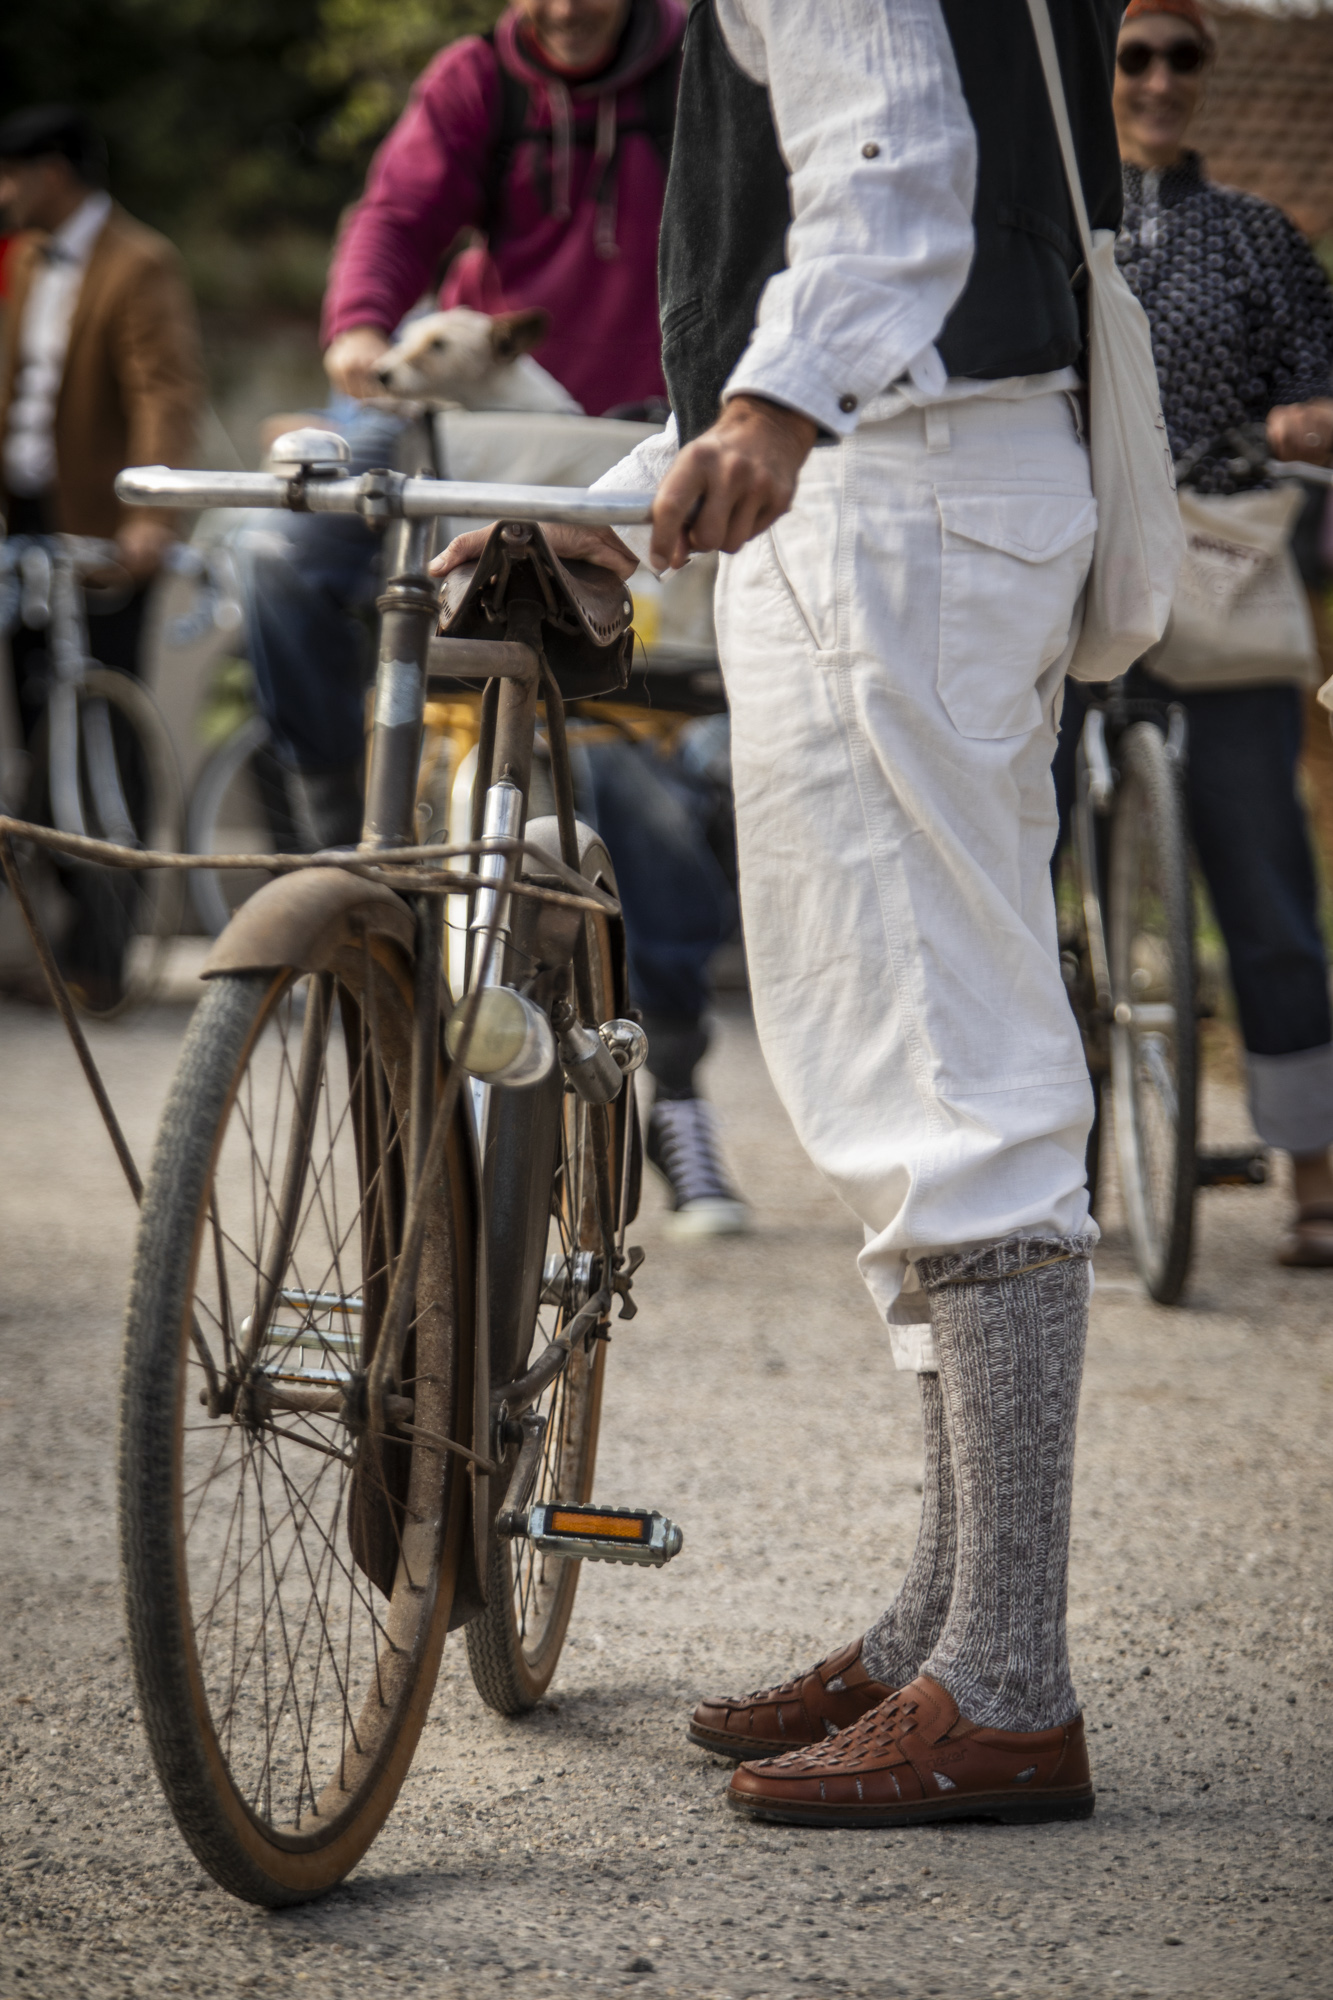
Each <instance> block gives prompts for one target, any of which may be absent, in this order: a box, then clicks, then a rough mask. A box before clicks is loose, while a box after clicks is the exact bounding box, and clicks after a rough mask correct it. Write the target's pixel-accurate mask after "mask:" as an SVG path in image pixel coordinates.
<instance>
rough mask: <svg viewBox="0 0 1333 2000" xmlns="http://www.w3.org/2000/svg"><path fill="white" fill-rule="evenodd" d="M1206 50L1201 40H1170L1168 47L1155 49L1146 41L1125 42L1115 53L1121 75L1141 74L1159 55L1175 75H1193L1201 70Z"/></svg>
mask: <svg viewBox="0 0 1333 2000" xmlns="http://www.w3.org/2000/svg"><path fill="white" fill-rule="evenodd" d="M1206 54H1207V50H1206V49H1205V48H1204V46H1203V43H1202V42H1186V41H1181V42H1172V43H1171V45H1170V47H1169V48H1165V49H1155V48H1153V47H1152V45H1151V44H1150V43H1148V42H1125V43H1124V44H1123V45H1122V47H1120V48H1118V49H1117V50H1116V53H1115V60H1116V67H1117V68H1118V69H1119V71H1120V73H1121V75H1122V76H1142V75H1143V73H1144V71H1145V70H1147V69H1150V68H1151V67H1152V65H1153V63H1154V62H1156V60H1157V58H1158V57H1159V56H1160V57H1161V58H1162V61H1163V62H1166V63H1169V64H1170V65H1171V67H1172V69H1173V70H1174V71H1175V73H1176V75H1177V76H1193V75H1194V74H1195V73H1196V71H1198V70H1201V69H1202V68H1203V64H1204V57H1205V56H1206Z"/></svg>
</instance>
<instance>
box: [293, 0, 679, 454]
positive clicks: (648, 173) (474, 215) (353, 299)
mask: <svg viewBox="0 0 1333 2000" xmlns="http://www.w3.org/2000/svg"><path fill="white" fill-rule="evenodd" d="M520 26H521V17H520V16H519V15H518V14H517V13H516V12H515V11H514V10H513V9H512V8H511V9H510V10H509V11H508V12H506V13H505V14H503V15H502V16H501V17H500V20H499V22H498V23H497V24H496V28H495V31H494V39H493V40H491V39H488V38H486V37H483V36H480V35H468V36H465V37H464V38H463V39H462V40H461V41H457V42H453V43H451V44H450V46H449V47H448V48H446V49H443V50H441V52H440V54H439V55H438V56H436V58H435V60H434V61H433V62H432V63H431V64H430V66H429V68H428V69H427V70H426V71H425V72H424V73H423V75H422V76H421V78H420V79H419V81H418V82H417V85H416V87H415V89H414V90H413V92H412V96H411V99H410V101H409V103H408V106H407V109H406V110H405V111H404V112H403V115H402V117H401V118H400V119H399V120H398V123H397V124H396V125H395V126H394V128H393V130H392V132H391V133H390V134H389V136H388V138H387V139H386V140H385V141H384V144H383V145H382V146H381V147H380V149H379V151H378V153H377V154H376V155H375V159H374V161H373V163H372V165H371V169H370V173H369V176H368V177H367V181H366V191H365V194H364V195H363V197H362V199H361V200H360V201H359V202H358V203H357V205H356V207H355V208H354V209H353V211H352V213H351V215H350V217H349V219H348V221H347V224H346V226H345V228H344V229H343V232H342V235H341V237H340V239H339V241H338V244H337V247H336V249H335V251H334V257H333V266H332V270H331V272H330V275H329V284H328V290H327V292H326V294H325V299H324V328H323V339H324V343H325V345H326V346H327V344H328V343H329V341H331V340H333V339H334V338H335V337H336V336H337V335H338V334H339V333H342V332H344V331H345V330H346V329H347V328H348V327H352V326H378V327H382V328H383V329H384V331H385V332H386V333H389V332H392V330H393V328H394V327H396V326H397V325H398V322H399V321H400V320H401V319H402V317H403V315H404V314H405V313H407V312H409V311H410V310H411V308H412V307H413V306H414V305H416V304H417V302H418V300H419V299H420V298H421V297H422V296H423V294H425V293H426V292H428V291H429V290H430V288H431V286H432V283H433V282H434V281H435V278H436V273H437V272H438V270H439V267H440V261H441V259H442V258H443V256H444V255H445V253H446V252H447V251H448V250H449V248H450V246H451V245H452V244H453V243H454V241H455V239H456V237H457V236H458V233H459V231H460V230H462V229H466V228H469V227H471V228H474V229H480V230H483V231H485V233H486V235H487V239H488V248H487V250H486V251H478V250H468V251H465V252H464V253H463V254H462V255H461V256H459V257H456V258H455V259H454V261H453V263H452V264H451V265H450V267H449V270H448V272H447V274H446V277H445V282H444V285H443V287H442V289H441V291H440V295H439V297H440V304H441V306H451V305H466V306H472V307H474V308H475V309H476V310H478V311H480V312H490V313H494V312H503V311H506V310H509V309H511V308H517V307H523V306H544V307H545V308H546V310H547V312H549V313H550V315H551V326H550V331H549V333H548V334H547V336H546V339H545V340H544V341H543V342H542V344H541V346H540V347H539V348H537V349H536V350H535V357H536V359H537V360H538V361H540V362H541V364H542V366H543V367H544V368H547V369H549V370H550V372H551V374H552V375H554V376H555V377H556V378H557V380H558V381H560V382H562V383H563V384H564V386H565V388H566V389H568V391H569V393H570V394H571V395H572V396H575V397H577V399H578V401H579V402H580V403H582V405H583V407H584V409H585V410H587V411H588V412H589V414H590V415H592V416H600V415H601V414H602V413H603V411H605V410H608V409H611V408H613V407H614V406H615V405H617V404H622V403H637V402H641V401H643V400H644V399H645V398H647V397H650V396H662V395H664V394H665V393H666V385H665V382H664V380H663V377H662V359H661V337H660V333H659V329H658V317H657V233H658V228H659V225H660V222H661V216H662V196H663V193H664V191H665V187H666V170H665V166H664V162H663V157H662V148H661V138H662V133H661V127H662V124H663V117H662V111H663V107H664V105H666V106H669V104H670V103H671V102H672V101H673V97H674V82H675V77H676V73H677V70H678V67H679V60H680V53H679V52H680V42H681V37H682V35H683V33H684V29H685V14H684V9H683V8H682V7H681V5H680V4H679V0H631V7H630V13H629V18H628V21H627V23H626V27H625V31H624V34H623V35H622V37H621V42H620V47H619V49H618V51H617V53H616V56H615V58H614V60H613V61H612V63H611V65H610V67H609V68H608V69H606V70H605V71H603V72H602V74H600V75H599V76H595V77H593V78H591V79H590V80H587V81H578V80H574V79H569V78H562V77H560V76H558V75H556V74H554V73H553V72H552V71H550V70H547V69H545V68H544V67H542V65H541V64H540V63H539V62H538V61H537V60H536V59H535V58H534V57H533V55H532V54H530V53H529V49H530V44H529V43H528V42H527V40H526V37H525V36H524V35H522V34H521V33H520ZM501 64H503V65H504V67H505V69H506V70H508V72H509V73H510V75H511V77H513V78H515V79H517V80H518V82H519V83H520V85H521V86H522V87H523V88H524V89H525V90H526V92H527V114H526V118H525V120H524V124H523V136H522V137H521V138H519V139H518V140H517V143H515V144H514V145H513V146H512V149H502V146H501V134H502V130H503V122H504V117H505V113H504V95H505V93H504V91H503V89H502V85H501V77H500V68H499V66H500V65H501ZM664 66H669V69H668V73H667V76H666V77H665V78H664V77H663V76H662V75H661V74H660V72H662V71H663V70H664ZM654 72H659V75H658V76H657V78H656V79H655V80H653V73H654ZM645 83H646V84H647V88H646V89H645ZM664 83H665V86H666V87H665V88H664ZM512 95H513V93H512V92H511V97H512ZM653 125H655V126H656V127H657V128H658V129H657V130H656V131H654V130H650V129H649V127H650V126H653ZM502 150H507V151H508V158H507V160H501V159H500V157H499V155H500V153H501V151H502Z"/></svg>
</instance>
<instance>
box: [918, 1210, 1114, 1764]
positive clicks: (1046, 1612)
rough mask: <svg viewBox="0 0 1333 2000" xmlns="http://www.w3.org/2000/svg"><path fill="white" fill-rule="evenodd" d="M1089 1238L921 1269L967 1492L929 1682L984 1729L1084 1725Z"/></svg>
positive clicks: (1001, 1250) (1018, 1244)
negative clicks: (1080, 1652)
mask: <svg viewBox="0 0 1333 2000" xmlns="http://www.w3.org/2000/svg"><path fill="white" fill-rule="evenodd" d="M1095 1240H1096V1239H1095V1238H1093V1237H1088V1236H1072V1237H1062V1238H1052V1237H1049V1236H1047V1237H1010V1238H1008V1239H1007V1240H1006V1241H1005V1242H1003V1243H997V1244H992V1245H990V1246H989V1247H988V1248H987V1249H984V1250H976V1251H965V1252H959V1253H958V1254H956V1255H949V1256H943V1257H929V1258H923V1259H922V1260H921V1262H920V1263H919V1264H918V1265H917V1271H918V1274H919V1276H920V1279H921V1283H922V1285H923V1286H924V1287H925V1290H926V1293H927V1295H928V1297H929V1299H930V1318H931V1328H932V1332H933V1334H934V1340H935V1351H936V1353H937V1354H938V1356H939V1363H940V1384H941V1387H942V1389H943V1392H944V1410H945V1423H946V1426H947V1429H948V1433H949V1451H950V1456H951V1458H952V1461H953V1476H954V1483H955V1486H956V1488H957V1493H958V1555H957V1562H956V1566H955V1572H954V1592H953V1599H952V1602H951V1604H950V1606H949V1616H948V1619H947V1621H946V1623H945V1627H944V1630H943V1632H942V1633H941V1634H940V1637H939V1640H938V1642H937V1643H936V1645H935V1646H934V1647H933V1648H932V1650H931V1653H930V1655H929V1657H928V1658H927V1659H926V1660H925V1661H924V1662H923V1664H922V1668H921V1671H922V1672H923V1673H926V1674H929V1675H930V1676H931V1678H932V1679H934V1680H937V1681H939V1683H940V1685H941V1686H942V1687H944V1688H946V1689H947V1690H948V1692H949V1693H950V1694H951V1695H952V1696H953V1698H954V1700H955V1701H956V1702H957V1704H958V1707H959V1710H960V1712H961V1713H962V1714H963V1715H964V1716H966V1718H967V1719H968V1721H969V1722H974V1723H978V1724H980V1725H981V1726H982V1727H985V1728H990V1729H1020V1730H1029V1729H1054V1728H1056V1727H1057V1726H1058V1725H1060V1724H1062V1723H1066V1722H1070V1721H1072V1720H1073V1718H1074V1716H1075V1715H1077V1713H1078V1699H1077V1697H1076V1695H1075V1693H1074V1685H1073V1682H1072V1680H1071V1679H1070V1675H1069V1654H1068V1650H1067V1647H1066V1643H1065V1588H1066V1578H1067V1572H1068V1563H1069V1512H1070V1501H1071V1498H1072V1494H1073V1484H1074V1426H1075V1422H1076V1420H1077V1416H1078V1394H1079V1385H1080V1382H1081V1380H1082V1374H1083V1348H1084V1342H1085V1340H1086V1338H1087V1328H1088V1256H1089V1252H1090V1251H1091V1249H1092V1245H1093V1243H1094V1241H1095Z"/></svg>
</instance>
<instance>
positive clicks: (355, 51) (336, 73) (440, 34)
mask: <svg viewBox="0 0 1333 2000" xmlns="http://www.w3.org/2000/svg"><path fill="white" fill-rule="evenodd" d="M500 11H501V8H500V0H390V3H389V4H386V0H322V5H321V7H320V36H319V40H318V42H317V44H316V45H315V46H314V47H313V48H312V50H311V52H310V58H309V65H308V69H309V75H310V77H311V78H312V80H314V81H315V82H316V83H318V84H320V85H322V86H323V87H324V88H325V89H327V90H329V91H331V92H341V98H340V101H339V104H338V108H337V110H336V112H335V113H334V115H333V116H332V118H331V119H330V120H329V123H328V126H327V128H326V131H325V138H324V145H325V150H326V152H327V153H328V154H329V155H330V156H331V157H335V158H336V157H351V158H354V159H358V160H359V159H362V158H363V157H364V155H365V152H366V150H367V147H368V145H369V144H373V142H374V141H375V140H376V139H378V138H379V136H380V134H381V133H382V132H384V131H385V129H386V128H387V127H388V125H389V124H390V123H391V122H392V121H393V119H394V118H396V117H397V115H398V113H399V111H400V110H401V109H402V106H403V102H404V100H405V99H406V97H407V93H408V91H409V90H410V89H411V86H412V83H413V80H414V78H416V77H417V76H419V75H420V73H421V71H422V70H423V69H424V68H425V66H426V64H427V63H428V62H429V61H430V59H431V57H432V56H433V55H434V54H435V51H436V50H437V49H439V48H442V47H443V45H444V44H445V43H446V42H451V41H454V40H455V39H456V38H457V37H458V36H459V35H473V34H480V33H481V32H482V31H483V30H484V29H486V28H489V27H491V26H492V25H493V24H494V22H495V20H496V19H497V17H498V16H499V13H500Z"/></svg>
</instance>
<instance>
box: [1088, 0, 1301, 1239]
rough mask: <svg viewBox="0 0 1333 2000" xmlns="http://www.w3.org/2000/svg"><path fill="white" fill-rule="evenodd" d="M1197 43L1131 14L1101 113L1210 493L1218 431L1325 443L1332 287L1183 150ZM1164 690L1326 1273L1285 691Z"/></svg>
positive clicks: (1277, 220)
mask: <svg viewBox="0 0 1333 2000" xmlns="http://www.w3.org/2000/svg"><path fill="white" fill-rule="evenodd" d="M1212 56H1213V42H1212V35H1211V31H1210V29H1209V27H1208V24H1207V21H1206V19H1205V18H1204V16H1203V14H1202V13H1201V11H1200V9H1199V7H1198V5H1197V0H1130V4H1129V6H1128V7H1127V8H1126V10H1125V15H1124V20H1123V22H1122V24H1121V29H1120V36H1119V41H1118V44H1117V49H1116V73H1115V85H1114V98H1113V107H1114V111H1115V120H1116V129H1117V132H1118V134H1119V140H1120V153H1121V162H1122V171H1123V175H1124V186H1125V207H1124V220H1123V224H1122V227H1121V230H1120V236H1119V240H1118V244H1117V252H1116V254H1117V257H1118V260H1119V262H1120V265H1121V268H1122V270H1123V271H1124V274H1125V277H1126V279H1127V280H1128V282H1129V284H1130V285H1131V287H1132V288H1133V290H1134V291H1135V293H1136V294H1137V295H1138V297H1139V299H1140V300H1141V301H1142V303H1143V306H1144V309H1145V311H1146V312H1147V315H1148V320H1149V323H1150V325H1151V328H1152V339H1153V353H1154V357H1155V359H1156V362H1157V372H1158V379H1159V382H1160V385H1161V392H1162V410H1163V413H1164V415H1165V417H1166V422H1167V429H1168V431H1169V433H1170V439H1171V449H1172V453H1173V456H1174V457H1175V458H1176V459H1177V461H1179V460H1180V459H1182V458H1185V457H1187V456H1188V457H1189V458H1190V459H1191V460H1194V459H1195V458H1196V455H1197V467H1196V470H1195V471H1194V472H1193V473H1192V474H1191V481H1192V484H1193V485H1194V486H1195V487H1196V488H1197V490H1198V491H1199V492H1201V493H1205V494H1227V493H1234V492H1237V491H1239V490H1241V488H1245V489H1247V490H1248V489H1249V488H1250V487H1252V486H1254V485H1256V484H1260V485H1262V484H1263V483H1265V482H1264V481H1263V480H1262V478H1261V477H1257V476H1256V475H1253V474H1250V473H1248V472H1243V473H1242V472H1238V471H1237V469H1236V467H1237V463H1238V461H1237V459H1236V457H1235V452H1234V447H1232V446H1230V445H1229V444H1228V443H1227V442H1226V438H1227V434H1228V433H1229V432H1231V431H1233V430H1236V429H1241V428H1244V427H1249V426H1254V425H1260V426H1264V427H1266V430H1267V437H1268V444H1269V448H1270V450H1271V452H1272V453H1273V455H1274V456H1275V457H1277V458H1280V459H1304V460H1307V461H1311V462H1313V463H1315V464H1318V465H1327V464H1328V463H1329V459H1330V447H1331V446H1333V291H1331V290H1330V287H1329V283H1328V280H1327V278H1326V277H1325V275H1324V273H1323V271H1322V270H1321V268H1320V266H1319V264H1318V263H1317V262H1316V260H1315V257H1314V255H1313V253H1312V252H1311V250H1310V248H1309V246H1308V245H1307V243H1306V242H1305V239H1304V238H1303V237H1302V235H1301V234H1300V232H1299V230H1297V228H1296V227H1295V225H1294V224H1293V223H1291V222H1290V221H1288V219H1287V217H1286V216H1285V215H1283V214H1282V212H1281V210H1280V209H1277V208H1275V207H1274V206H1273V205H1272V204H1271V203H1270V202H1266V201H1261V200H1259V199H1258V198H1257V197H1256V196H1254V195H1249V194H1242V193H1240V192H1239V191H1238V190H1236V189H1234V188H1224V187H1218V186H1216V185H1215V184H1214V183H1213V182H1212V181H1210V180H1209V179H1208V176H1207V174H1206V172H1205V170H1204V164H1203V161H1202V160H1201V159H1200V157H1199V155H1198V153H1196V152H1193V151H1191V150H1190V149H1189V148H1188V146H1187V145H1186V143H1185V141H1186V137H1187V134H1188V131H1189V127H1190V124H1191V122H1192V120H1193V118H1194V117H1195V114H1196V113H1197V111H1198V109H1199V106H1200V104H1201V102H1202V100H1203V93H1204V90H1205V87H1206V84H1207V77H1208V69H1209V66H1210V64H1211V61H1212ZM1228 682H1229V684H1228V685H1227V686H1225V687H1222V686H1207V685H1200V686H1197V687H1196V686H1191V687H1189V688H1180V687H1177V686H1170V685H1168V684H1167V682H1166V681H1165V680H1163V679H1161V678H1159V677H1157V676H1154V675H1153V674H1151V673H1149V672H1147V671H1146V670H1145V669H1144V668H1143V667H1141V666H1140V667H1136V668H1135V669H1134V671H1133V673H1132V675H1131V676H1130V684H1131V688H1132V691H1133V692H1135V693H1139V694H1143V695H1149V696H1152V697H1153V698H1156V699H1159V700H1162V701H1174V702H1180V703H1181V704H1182V705H1183V706H1184V708H1185V710H1186V712H1187V715H1188V720H1189V753H1188V762H1187V767H1186V788H1187V802H1188V810H1189V818H1190V830H1191V833H1192V836H1193V840H1194V846H1195V849H1196V852H1197V854H1198V858H1199V863H1200V866H1201V868H1202V870H1203V874H1204V877H1205V879H1206V881H1207V884H1208V889H1209V893H1210V895H1211V898H1212V902H1213V908H1214V910H1215V912H1216V915H1217V920H1218V924H1219V927H1220V929H1221V931H1222V935H1223V939H1224V941H1225V944H1226V949H1227V956H1228V961H1229V965H1230V972H1231V983H1232V987H1233V989H1234V991H1235V996H1236V1005H1237V1012H1238V1014H1239V1018H1240V1027H1241V1033H1242V1036H1243V1038H1244V1043H1245V1050H1246V1068H1247V1080H1248V1085H1249V1099H1250V1115H1251V1117H1252V1119H1253V1122H1254V1126H1255V1129H1256V1131H1257V1132H1258V1134H1259V1136H1260V1138H1261V1139H1263V1140H1264V1141H1265V1143H1266V1144H1268V1145H1270V1146H1273V1147H1276V1148H1278V1149H1279V1150H1281V1151H1284V1152H1287V1153H1290V1154H1291V1156H1292V1161H1293V1169H1294V1172H1293V1179H1294V1188H1295V1195H1296V1204H1297V1206H1296V1215H1295V1217H1294V1219H1293V1221H1292V1224H1291V1227H1290V1228H1289V1229H1288V1231H1287V1233H1286V1234H1285V1236H1284V1237H1283V1240H1282V1243H1281V1246H1280V1248H1279V1251H1278V1255H1279V1259H1280V1261H1281V1262H1283V1263H1285V1264H1313V1265H1326V1266H1333V1171H1331V1170H1330V1165H1329V1147H1330V1144H1331V1143H1333V1022H1331V1021H1330V1012H1329V997H1328V992H1329V989H1328V966H1327V961H1326V956H1325V951H1324V945H1323V938H1322V934H1321V929H1320V924H1319V915H1318V890H1317V877H1316V873H1315V867H1314V861H1313V858H1312V854H1311V848H1310V839H1309V833H1308V830H1307V826H1306V820H1305V814H1304V810H1303V808H1302V805H1301V802H1300V799H1299V796H1298V793H1297V760H1298V757H1299V754H1300V747H1301V718H1302V700H1301V690H1300V688H1299V687H1298V686H1296V685H1293V684H1290V683H1285V684H1284V683H1281V682H1272V681H1262V682H1261V678H1260V675H1259V674H1258V673H1256V676H1255V683H1254V684H1252V685H1238V684H1235V683H1234V681H1232V679H1231V677H1230V676H1228ZM1085 707H1086V701H1085V697H1084V696H1083V695H1082V694H1081V693H1080V692H1079V691H1078V690H1077V689H1076V688H1075V687H1074V685H1073V684H1072V683H1071V684H1069V686H1068V688H1067V691H1066V696H1065V706H1064V714H1063V720H1062V726H1061V740H1060V748H1059V750H1058V752H1057V755H1056V766H1055V769H1056V783H1057V791H1058V793H1059V796H1060V805H1061V821H1062V825H1063V824H1064V823H1066V821H1067V814H1068V807H1069V804H1070V803H1071V802H1072V796H1073V781H1074V750H1075V746H1076V744H1077V741H1078V735H1079V731H1080V730H1081V728H1082V724H1083V715H1084V712H1085Z"/></svg>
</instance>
